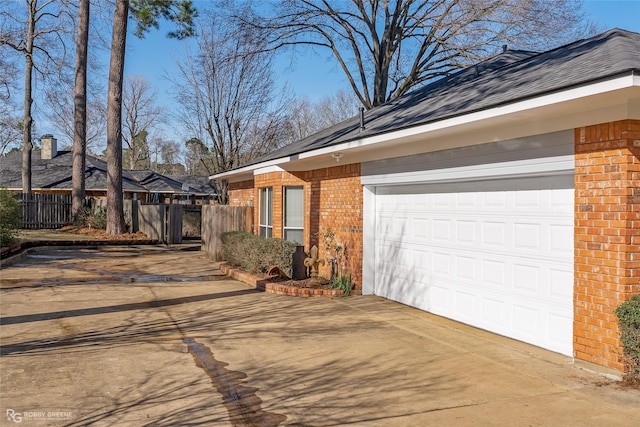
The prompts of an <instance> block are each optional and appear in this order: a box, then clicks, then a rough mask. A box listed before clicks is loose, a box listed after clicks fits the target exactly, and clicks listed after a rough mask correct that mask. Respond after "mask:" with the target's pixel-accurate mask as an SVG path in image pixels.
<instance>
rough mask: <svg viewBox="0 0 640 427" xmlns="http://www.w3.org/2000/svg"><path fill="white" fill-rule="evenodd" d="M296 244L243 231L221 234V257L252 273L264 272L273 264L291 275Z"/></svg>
mask: <svg viewBox="0 0 640 427" xmlns="http://www.w3.org/2000/svg"><path fill="white" fill-rule="evenodd" d="M295 249H296V244H295V243H293V242H288V241H286V240H282V239H266V238H264V237H260V236H256V235H254V234H251V233H247V232H245V231H230V232H228V233H224V234H222V257H223V258H224V260H225V261H227V262H228V263H229V264H231V265H233V266H236V267H239V268H241V269H243V270H245V271H248V272H250V273H254V274H260V273H266V272H267V270H268V269H269V267H272V266H274V265H276V266H278V267H280V269H281V270H282V271H284V272H285V273H287V274H288V275H289V276H291V262H292V259H291V257H292V255H293V252H294V251H295Z"/></svg>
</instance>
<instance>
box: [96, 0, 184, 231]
mask: <svg viewBox="0 0 640 427" xmlns="http://www.w3.org/2000/svg"><path fill="white" fill-rule="evenodd" d="M129 6H130V3H129V0H116V8H115V12H114V15H113V31H112V35H111V61H110V64H109V89H108V100H107V233H109V234H120V233H122V232H123V231H124V230H125V224H124V211H123V204H124V203H123V192H122V82H123V72H124V57H125V49H126V45H127V23H128V22H127V21H128V19H129ZM131 12H132V15H133V17H134V18H135V19H136V22H137V26H136V29H135V34H136V35H137V36H139V37H142V36H143V35H144V33H145V32H146V31H147V30H148V29H149V28H151V27H155V28H157V27H158V26H159V21H160V19H162V18H164V19H167V20H170V21H173V22H175V23H176V24H177V25H178V28H177V30H176V31H172V32H169V36H170V37H177V38H183V37H188V36H191V35H193V33H194V25H193V19H194V18H195V17H196V15H197V13H196V11H195V9H193V6H192V3H191V1H189V0H162V1H157V0H137V1H135V2H134V4H133V8H132V10H131Z"/></svg>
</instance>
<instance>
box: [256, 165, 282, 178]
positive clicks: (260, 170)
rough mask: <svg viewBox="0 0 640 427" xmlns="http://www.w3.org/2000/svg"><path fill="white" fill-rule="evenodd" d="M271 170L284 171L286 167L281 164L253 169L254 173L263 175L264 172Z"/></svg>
mask: <svg viewBox="0 0 640 427" xmlns="http://www.w3.org/2000/svg"><path fill="white" fill-rule="evenodd" d="M270 172H284V169H282V168H281V167H280V166H276V165H273V166H267V167H262V168H260V169H254V171H253V175H254V176H256V175H262V174H264V173H270Z"/></svg>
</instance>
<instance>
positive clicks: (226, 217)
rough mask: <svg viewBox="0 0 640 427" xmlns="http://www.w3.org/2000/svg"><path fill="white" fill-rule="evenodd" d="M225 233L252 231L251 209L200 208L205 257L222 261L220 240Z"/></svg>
mask: <svg viewBox="0 0 640 427" xmlns="http://www.w3.org/2000/svg"><path fill="white" fill-rule="evenodd" d="M227 231H249V232H251V231H253V208H252V207H244V206H226V205H204V206H202V249H203V250H204V251H206V252H207V257H209V258H211V259H212V260H214V261H222V245H221V242H220V238H221V236H222V234H223V233H226V232H227Z"/></svg>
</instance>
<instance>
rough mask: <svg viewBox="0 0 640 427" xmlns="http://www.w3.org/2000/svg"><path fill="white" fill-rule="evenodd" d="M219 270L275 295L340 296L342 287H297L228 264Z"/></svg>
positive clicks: (223, 264) (221, 265) (222, 265)
mask: <svg viewBox="0 0 640 427" xmlns="http://www.w3.org/2000/svg"><path fill="white" fill-rule="evenodd" d="M220 271H222V272H223V273H224V274H225V275H227V276H229V277H231V278H232V279H235V280H238V281H240V282H242V283H245V284H247V285H249V286H254V287H255V288H256V289H257V290H259V291H262V292H266V293H269V294H275V295H285V296H292V297H325V298H336V297H342V296H343V295H342V294H343V292H342V289H312V288H299V287H296V286H288V285H283V284H281V283H273V282H270V281H269V279H263V278H260V277H256V276H254V275H253V274H251V273H247V272H246V271H242V270H239V269H237V268H233V267H231V266H230V265H229V264H225V263H222V264H220Z"/></svg>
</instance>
